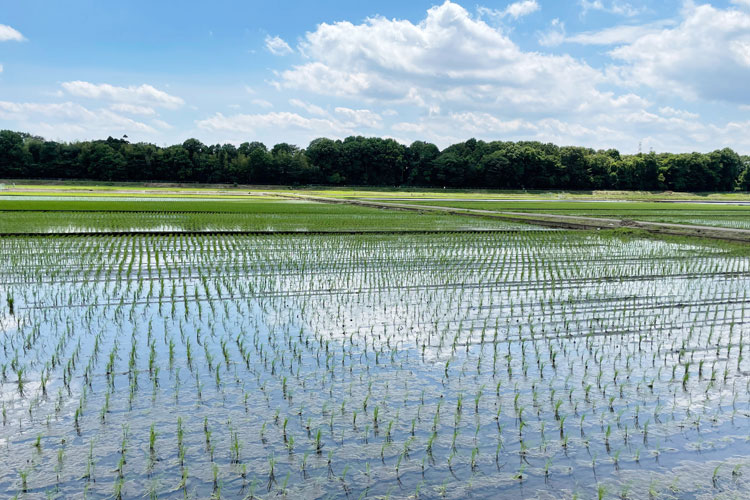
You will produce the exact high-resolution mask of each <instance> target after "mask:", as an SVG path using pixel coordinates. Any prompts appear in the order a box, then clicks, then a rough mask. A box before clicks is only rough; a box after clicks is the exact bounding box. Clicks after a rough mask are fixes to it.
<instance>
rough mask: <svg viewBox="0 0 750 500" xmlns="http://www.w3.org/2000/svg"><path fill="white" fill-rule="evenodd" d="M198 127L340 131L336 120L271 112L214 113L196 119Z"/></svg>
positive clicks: (234, 130) (238, 129)
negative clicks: (226, 114)
mask: <svg viewBox="0 0 750 500" xmlns="http://www.w3.org/2000/svg"><path fill="white" fill-rule="evenodd" d="M196 124H197V125H198V127H199V128H202V129H206V130H213V131H231V132H242V133H254V132H257V131H259V130H263V129H267V128H276V129H302V130H307V131H316V132H318V133H325V132H340V131H341V130H340V128H339V126H338V125H337V123H336V122H334V121H333V120H329V119H322V118H308V117H304V116H302V115H300V114H297V113H290V112H286V111H284V112H273V113H265V114H237V115H232V116H225V115H223V114H222V113H216V114H215V115H214V116H212V117H210V118H206V119H203V120H198V121H197V122H196Z"/></svg>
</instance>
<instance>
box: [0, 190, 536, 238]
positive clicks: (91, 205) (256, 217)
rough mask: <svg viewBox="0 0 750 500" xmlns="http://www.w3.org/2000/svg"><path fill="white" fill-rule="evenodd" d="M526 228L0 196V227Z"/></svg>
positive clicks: (340, 213) (263, 203) (321, 208)
mask: <svg viewBox="0 0 750 500" xmlns="http://www.w3.org/2000/svg"><path fill="white" fill-rule="evenodd" d="M518 228H530V226H528V225H522V224H514V223H511V222H503V221H499V220H492V219H486V218H477V217H469V216H456V215H448V214H434V213H414V212H399V211H392V210H383V209H376V208H366V207H356V206H351V205H330V204H323V203H313V202H302V201H293V200H269V199H266V200H258V199H253V200H249V201H219V200H213V199H211V200H175V199H170V200H164V201H153V200H143V201H142V200H135V199H125V198H123V199H115V198H108V199H106V200H102V199H81V198H77V199H36V198H32V197H24V198H18V199H12V200H8V199H4V200H0V233H6V234H7V233H71V232H112V231H118V232H119V231H424V230H429V231H432V230H441V231H456V230H489V229H518Z"/></svg>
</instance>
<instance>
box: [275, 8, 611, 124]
mask: <svg viewBox="0 0 750 500" xmlns="http://www.w3.org/2000/svg"><path fill="white" fill-rule="evenodd" d="M300 49H301V51H302V53H303V54H304V55H305V56H306V58H307V59H308V61H307V62H306V63H304V64H301V65H297V66H294V67H292V68H291V69H288V70H286V71H282V72H281V73H280V75H279V76H280V79H279V81H278V82H277V84H278V87H279V88H280V89H282V90H283V89H294V90H306V91H310V92H313V93H316V94H320V95H333V96H337V97H339V98H351V99H355V100H357V101H358V102H364V103H378V104H380V105H383V104H386V105H387V104H388V103H391V104H394V105H395V104H397V105H415V106H419V107H421V108H423V109H424V110H425V111H427V112H430V113H432V114H438V113H440V112H441V111H448V112H450V111H453V110H456V109H464V108H467V107H469V108H478V109H482V110H484V111H487V108H490V109H495V110H501V109H502V110H505V111H512V110H517V111H519V112H520V111H522V112H525V113H535V112H544V113H556V112H567V111H568V110H575V109H577V108H578V107H579V106H580V105H582V104H586V105H589V106H591V105H594V104H598V105H600V106H603V107H606V106H609V105H610V104H611V102H610V101H611V96H610V95H609V94H607V93H604V92H600V91H599V90H598V89H597V85H598V84H600V83H603V82H604V81H605V80H606V77H605V75H604V74H603V73H602V72H601V71H599V70H596V69H594V68H592V67H591V66H589V65H587V64H586V63H584V62H582V61H580V60H577V59H575V58H573V57H570V56H568V55H548V54H542V53H539V52H524V51H523V50H521V49H520V48H519V47H518V46H517V45H516V44H515V43H513V42H512V41H511V40H510V39H509V38H508V37H507V36H506V35H505V34H503V33H502V31H500V30H497V29H495V28H493V27H491V26H489V25H488V24H487V23H485V22H484V21H482V20H481V19H475V18H472V16H470V15H469V13H468V12H467V11H466V10H465V9H464V8H463V7H461V6H459V5H457V4H455V3H452V2H450V1H446V2H445V3H443V4H442V5H440V6H437V7H433V8H431V9H429V10H428V11H427V17H426V18H425V19H424V20H422V21H421V22H419V23H418V24H413V23H411V22H410V21H407V20H390V19H386V18H382V17H375V18H370V19H367V20H366V21H365V22H364V23H362V24H358V25H355V24H352V23H349V22H337V23H334V24H325V23H324V24H321V25H319V26H318V27H317V29H316V30H315V31H313V32H311V33H308V34H307V35H306V36H305V38H304V40H303V41H302V42H301V43H300Z"/></svg>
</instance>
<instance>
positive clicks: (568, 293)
mask: <svg viewBox="0 0 750 500" xmlns="http://www.w3.org/2000/svg"><path fill="white" fill-rule="evenodd" d="M413 239H414V241H417V242H420V243H421V244H420V245H414V244H412V245H409V244H407V242H400V241H393V240H389V239H385V238H374V237H368V238H335V237H333V238H332V237H320V238H310V237H303V238H279V237H276V238H274V237H272V238H264V239H260V240H258V239H248V238H240V237H223V238H210V239H209V238H199V237H171V238H113V239H108V240H106V241H107V243H108V244H107V245H106V246H104V245H97V244H96V242H95V241H94V242H92V241H91V240H69V241H66V240H62V241H60V240H57V239H55V240H53V242H54V244H53V245H50V246H49V247H45V246H44V243H43V242H40V241H39V240H15V239H14V240H6V241H8V243H7V244H8V245H9V246H10V248H14V246H20V245H22V244H23V245H29V246H32V247H35V248H34V251H29V249H26V250H25V251H24V253H23V255H25V256H26V257H24V261H23V262H22V263H21V264H22V265H21V266H20V269H21V270H22V271H21V275H20V276H19V275H16V274H14V273H13V272H11V270H10V269H0V276H3V279H7V280H8V283H10V286H9V290H10V291H11V293H12V294H13V297H14V311H13V314H12V315H10V314H8V316H10V317H11V318H12V322H11V321H10V320H8V319H4V321H3V325H4V326H3V328H4V330H5V332H4V333H6V334H7V335H5V336H4V337H3V352H4V353H5V354H4V357H3V358H2V362H3V366H4V367H6V368H4V373H6V372H7V373H8V374H9V377H8V378H7V380H6V377H5V376H3V380H2V384H3V385H2V388H3V394H8V399H7V400H6V398H5V397H4V399H3V409H4V414H5V413H6V412H7V411H10V413H11V416H10V417H9V418H8V421H9V424H8V425H13V426H14V427H15V429H14V432H18V431H20V433H21V434H22V435H23V434H29V435H32V436H37V440H36V441H37V444H38V446H36V445H35V446H32V447H31V448H33V449H36V450H37V451H36V456H37V460H38V461H39V462H38V464H39V465H38V466H37V468H38V469H40V470H44V469H45V463H46V461H47V460H48V459H47V458H46V457H45V456H44V454H43V453H39V450H40V449H42V450H43V449H44V448H45V445H44V443H42V441H43V438H38V436H40V435H42V436H44V435H66V434H65V433H66V432H75V434H80V436H81V439H82V440H83V442H90V441H91V439H94V438H96V439H97V442H103V440H106V439H110V440H112V438H113V434H114V433H113V431H112V430H111V429H113V428H116V426H117V424H123V423H125V422H131V423H132V422H143V423H142V424H139V427H138V429H137V430H136V431H135V435H128V439H129V440H130V442H133V443H141V442H144V441H146V442H148V443H149V444H148V452H149V453H148V454H147V455H146V456H147V457H148V456H150V455H152V454H154V453H155V450H154V445H153V440H155V436H157V435H162V434H167V433H171V432H172V431H170V430H169V429H173V428H174V427H172V426H168V427H169V428H168V427H165V423H164V420H163V419H162V418H157V417H160V416H161V412H163V411H165V410H166V411H168V412H169V413H175V412H176V413H178V414H179V415H180V419H178V427H177V429H178V430H177V437H178V453H177V458H176V459H175V460H176V461H177V462H178V463H179V471H180V472H179V474H178V477H177V478H176V480H175V481H174V482H172V484H173V485H176V486H177V487H179V488H180V489H183V490H184V491H188V490H189V489H190V488H191V484H192V487H193V488H201V485H205V486H207V487H208V488H209V489H210V494H212V495H214V496H216V495H221V491H222V489H223V487H222V485H223V484H228V483H231V482H232V481H233V480H236V481H240V482H241V484H243V485H245V484H247V477H248V476H254V477H255V478H256V479H257V478H265V479H263V482H264V484H266V488H268V489H269V490H271V491H275V492H284V491H289V489H290V488H295V487H298V488H299V487H303V486H302V485H304V484H306V483H307V482H309V481H312V480H314V477H311V476H310V473H311V472H312V473H313V474H321V476H318V477H320V478H321V479H323V478H324V479H325V481H324V483H325V484H328V486H327V487H326V488H327V489H330V491H340V492H341V493H342V494H346V492H347V491H348V490H349V489H350V488H351V487H352V485H353V484H366V485H368V486H367V487H368V488H369V489H367V490H366V491H367V492H368V493H372V494H377V492H378V491H379V489H380V490H382V489H383V488H386V486H385V485H387V484H389V482H390V481H395V482H396V483H398V482H400V483H401V484H403V483H404V482H408V483H409V484H411V485H412V486H413V487H414V488H415V489H418V488H419V487H418V486H417V485H419V484H423V483H422V481H425V482H426V483H427V484H433V483H435V481H436V478H439V477H441V476H442V475H444V474H445V473H446V472H447V473H453V474H456V475H457V476H456V479H455V481H454V483H455V484H456V485H457V487H462V488H463V487H466V485H465V482H466V481H469V482H471V481H473V480H475V479H477V477H478V476H477V474H478V473H480V472H481V473H482V474H492V475H494V476H498V475H499V476H500V477H504V478H505V479H506V480H509V481H514V482H528V481H531V480H533V479H534V478H535V477H542V476H543V477H544V478H546V480H547V481H548V483H546V484H554V483H555V481H556V480H557V478H558V476H561V477H560V478H559V480H560V481H561V482H563V483H564V482H565V481H566V476H567V477H569V476H568V474H569V473H566V472H564V471H565V465H564V464H566V463H567V464H571V465H568V467H571V468H572V467H573V464H576V460H578V458H575V457H579V456H580V453H581V451H585V452H586V453H587V454H590V456H592V457H593V458H592V459H591V470H592V476H594V475H596V474H597V473H598V474H599V475H601V474H604V473H605V471H609V472H610V473H611V474H615V475H616V474H617V473H618V472H619V469H620V468H621V467H623V466H629V465H628V464H636V463H640V462H641V461H642V460H643V456H645V455H648V456H649V457H653V458H658V456H659V455H660V454H662V453H664V450H663V449H662V445H661V442H662V441H663V440H664V439H667V438H669V437H670V436H674V435H676V434H677V433H678V432H681V431H682V432H685V429H687V430H688V431H691V432H692V431H694V432H696V433H698V432H700V433H705V432H706V427H707V426H708V427H709V429H708V432H711V428H713V429H716V428H720V426H721V425H723V423H724V422H730V421H731V420H733V419H735V418H741V416H742V413H741V412H740V410H741V409H742V408H745V407H746V406H747V403H748V388H747V379H746V377H745V376H744V372H746V370H747V362H746V361H745V360H744V356H743V352H744V350H745V349H746V346H745V338H744V335H745V334H746V333H747V326H746V323H745V321H746V320H745V315H746V313H745V309H746V303H747V300H746V289H747V287H746V285H747V265H748V263H747V259H746V258H744V257H742V256H731V255H724V254H722V253H721V252H718V251H713V250H711V249H705V250H702V251H701V250H700V249H695V248H686V247H684V246H680V245H668V244H663V243H658V242H648V244H646V243H644V242H642V241H638V240H635V241H628V242H622V241H618V240H611V239H606V238H598V237H588V236H580V235H575V236H573V235H568V234H556V235H542V234H534V235H523V234H521V235H503V236H497V235H491V236H490V235H488V236H481V237H466V236H458V235H456V236H447V237H441V238H437V239H436V238H421V239H420V238H413ZM436 240H437V241H436ZM40 243H41V244H40ZM3 244H6V243H5V241H4V242H3ZM78 247H81V248H80V253H81V255H83V256H84V257H83V258H84V261H89V262H91V263H92V264H93V263H95V262H99V261H103V262H105V263H106V266H101V265H97V266H96V267H93V266H91V267H90V268H89V269H87V267H86V266H85V265H82V266H80V267H79V268H73V269H70V270H69V271H68V274H67V275H66V276H65V277H64V278H65V280H64V281H55V282H54V283H50V282H47V281H46V280H47V278H46V274H45V271H44V269H45V267H44V266H49V265H52V264H55V262H56V260H55V259H58V260H60V261H65V260H67V259H68V258H69V256H70V255H73V254H75V253H76V252H77V251H78V250H77V248H78ZM584 249H585V250H586V252H588V254H594V255H597V256H598V257H597V258H598V259H600V260H601V261H602V262H604V263H606V264H600V263H595V264H592V265H590V266H585V265H583V264H581V263H580V262H579V260H578V259H579V257H580V255H582V254H583V253H582V252H583V250H584ZM685 254H688V255H689V254H694V255H692V257H693V258H691V259H685V258H684V256H685ZM13 255H16V254H15V253H13ZM12 259H13V258H12ZM37 259H38V260H37ZM15 260H18V258H17V257H16V258H15ZM38 262H43V265H42V264H38ZM157 262H158V263H159V265H158V266H157V265H156V263H157ZM686 262H687V264H686ZM34 266H37V267H36V271H34V269H35V267H34ZM55 266H56V267H59V266H60V264H59V263H58V264H55ZM696 285H699V286H696ZM670 303H671V305H670ZM128 337H129V338H128ZM81 359H84V360H88V364H86V365H85V366H83V365H82V363H81V362H80V360H81ZM160 367H164V369H165V370H167V371H168V373H167V374H166V375H165V376H163V377H161V379H160V377H159V370H160ZM146 373H147V374H148V375H144V376H147V377H148V379H149V381H150V384H149V385H150V393H151V394H150V395H151V397H150V398H143V397H142V396H141V394H142V391H143V390H144V389H145V388H146V386H145V385H144V384H143V383H142V382H141V378H142V375H141V374H146ZM186 373H189V375H186ZM11 374H12V375H13V377H12V378H10V375H11ZM29 374H35V377H38V378H39V381H40V382H39V384H37V383H36V381H35V380H33V378H35V377H32V376H31V375H29ZM415 376H416V379H415ZM191 379H192V380H194V384H191V386H192V387H193V389H192V390H190V389H189V388H190V387H191V386H184V387H183V385H184V384H185V383H187V382H189V381H190V380H191ZM11 383H12V384H13V386H14V389H13V390H9V391H8V390H6V389H9V388H10V384H11ZM125 389H127V391H125ZM55 391H57V395H58V396H57V398H53V397H51V396H50V395H51V394H55ZM186 391H190V392H186ZM125 395H126V396H125ZM467 401H471V402H472V403H471V404H468V405H467V403H466V402H467ZM92 404H94V405H98V406H99V411H94V410H95V408H89V405H92ZM164 404H168V405H169V407H171V409H165V408H164V407H163V405H164ZM196 404H197V407H196V406H195V405H196ZM53 405H54V407H55V410H54V412H51V411H50V410H49V409H51V408H52V406H53ZM217 405H218V407H220V408H221V411H222V414H226V415H227V417H228V418H229V419H231V422H233V423H232V424H229V425H227V426H221V425H219V427H218V428H217V427H214V426H213V424H210V423H209V416H212V415H213V412H214V411H216V410H215V408H216V407H217ZM724 405H727V406H726V408H724ZM730 405H731V406H730ZM48 408H49V409H48ZM694 408H697V411H696V410H695V409H694ZM717 408H718V410H715V409H717ZM730 408H731V409H730ZM45 413H46V418H45ZM50 415H54V417H53V418H50ZM144 416H147V417H148V418H145V419H144V418H143V417H144ZM155 418H157V419H156V420H155ZM182 418H185V419H188V420H187V421H188V422H190V423H189V426H188V427H187V429H188V432H186V427H185V426H183V424H182V420H181V419H182ZM211 421H213V417H211ZM146 422H148V423H146ZM199 422H202V423H203V434H204V441H205V445H204V446H203V447H202V448H203V449H204V450H205V451H204V452H203V454H202V455H201V454H200V453H196V450H199V449H201V447H198V446H195V444H196V443H195V439H194V436H195V432H194V430H193V429H194V428H195V427H199V428H200V423H199ZM703 422H708V423H707V424H704V423H703ZM172 425H173V424H172ZM40 428H46V429H47V432H46V433H40V432H39V429H40ZM130 428H131V429H135V427H130ZM65 429H69V430H68V431H66V430H65ZM217 429H218V430H219V431H220V432H219V434H216V432H217ZM240 429H241V430H242V431H240ZM123 434H125V433H123ZM69 439H70V437H69ZM87 439H88V441H86V440H87ZM13 442H14V443H18V444H19V445H20V443H22V442H23V440H18V439H16V440H14V441H13ZM115 442H116V441H115ZM191 442H192V445H193V446H191V445H190V443H191ZM125 445H126V443H125V436H123V444H122V450H121V453H120V458H119V459H118V460H117V461H116V463H115V464H114V467H115V470H117V471H118V473H117V477H116V478H115V480H114V482H113V486H112V489H111V490H110V491H114V492H115V494H116V495H120V494H123V487H124V485H125V484H126V483H125V481H124V478H125V476H126V471H125V467H124V465H125V455H126V454H125V448H126V446H125ZM134 446H141V445H140V444H138V445H135V444H134ZM13 447H14V448H15V447H16V444H14V445H13ZM191 450H192V451H191ZM240 450H246V451H244V452H242V453H240ZM300 453H301V454H302V456H301V457H300ZM339 457H342V458H339ZM511 457H516V460H517V461H518V464H519V465H518V466H517V467H516V468H515V470H513V471H505V470H504V468H505V467H504V464H505V463H506V462H507V461H508V459H509V458H511ZM597 457H606V460H604V461H603V460H602V459H601V458H597ZM131 459H132V460H136V461H139V460H140V459H139V458H137V457H132V458H131V456H130V455H129V456H128V460H131ZM97 460H100V461H104V462H105V467H109V466H110V465H113V464H106V462H107V460H110V461H111V460H112V459H111V458H108V456H107V454H106V453H102V454H101V455H99V456H97V457H94V461H97ZM147 460H148V462H147V464H146V466H145V467H141V466H140V465H142V464H139V466H133V467H132V469H131V467H128V468H127V469H128V470H132V472H130V473H131V474H133V475H134V477H136V478H137V477H139V474H141V472H142V471H143V470H150V472H149V473H150V474H154V473H160V474H162V475H164V474H174V472H171V473H170V472H168V471H170V470H171V469H169V468H165V469H163V470H161V471H160V470H159V465H160V464H159V463H158V461H157V460H156V459H155V458H153V459H152V458H151V457H149V458H147ZM310 460H312V462H311V461H310ZM120 461H122V463H120ZM202 464H210V465H208V467H202ZM378 464H379V465H378ZM79 465H81V464H79ZM188 467H190V470H195V471H197V474H196V475H195V477H193V476H192V475H191V476H188V473H187V471H188ZM373 467H375V468H376V471H377V474H378V477H379V478H380V480H379V481H373V480H371V479H370V478H371V475H372V473H373V472H366V473H359V472H356V471H357V470H358V469H359V470H364V471H372V470H373V469H372V468H373ZM575 467H576V468H578V467H579V466H578V465H575ZM71 468H74V467H67V468H66V469H65V470H70V469H71ZM498 469H499V470H498ZM19 470H20V469H19ZM23 470H24V471H27V469H26V468H24V469H23ZM207 471H208V472H210V474H208V475H207V474H205V472H207ZM284 471H286V475H285V474H284ZM293 471H301V476H297V475H296V473H295V475H291V473H292V472H293ZM493 471H494V472H493ZM70 473H72V471H71V472H70ZM352 474H354V477H355V479H349V481H347V476H349V477H350V478H351V477H352ZM415 474H416V475H415ZM206 475H207V476H208V477H205V476H206ZM24 477H25V478H26V479H24V484H26V482H27V480H28V475H27V476H24ZM418 477H421V478H422V479H419V480H417V478H418ZM281 478H284V479H281ZM462 478H463V479H462ZM467 478H469V479H467ZM360 480H361V481H360ZM290 481H291V484H290ZM99 484H101V482H100V483H99ZM250 484H253V483H250ZM118 485H119V486H118ZM24 488H25V487H24ZM386 491H387V490H386Z"/></svg>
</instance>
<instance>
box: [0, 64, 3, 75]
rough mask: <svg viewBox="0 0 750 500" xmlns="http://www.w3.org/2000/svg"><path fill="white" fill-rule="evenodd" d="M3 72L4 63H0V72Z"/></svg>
mask: <svg viewBox="0 0 750 500" xmlns="http://www.w3.org/2000/svg"><path fill="white" fill-rule="evenodd" d="M2 72H3V65H2V64H0V73H2Z"/></svg>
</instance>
